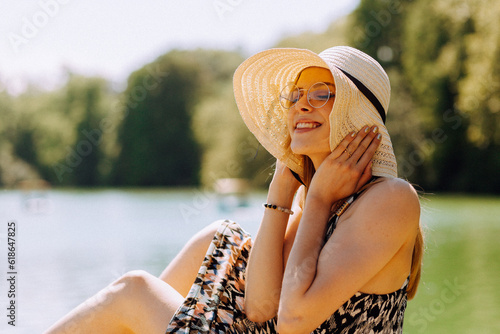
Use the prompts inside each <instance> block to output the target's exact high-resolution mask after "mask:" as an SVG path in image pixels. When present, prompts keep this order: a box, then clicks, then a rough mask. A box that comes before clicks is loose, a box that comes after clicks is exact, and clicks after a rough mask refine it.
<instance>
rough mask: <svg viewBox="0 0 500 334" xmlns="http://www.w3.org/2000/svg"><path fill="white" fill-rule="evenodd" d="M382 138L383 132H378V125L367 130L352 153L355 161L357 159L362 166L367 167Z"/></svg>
mask: <svg viewBox="0 0 500 334" xmlns="http://www.w3.org/2000/svg"><path fill="white" fill-rule="evenodd" d="M381 140H382V134H380V133H379V132H378V128H377V127H376V126H375V127H371V128H370V131H368V132H367V134H366V136H365V137H364V138H363V139H362V140H361V142H360V143H359V145H358V146H357V147H356V151H355V152H354V153H353V155H352V158H353V159H354V161H356V163H357V164H359V165H360V166H361V167H363V168H365V167H366V166H367V165H368V163H369V162H370V161H371V160H372V158H373V155H374V154H375V151H376V150H377V148H378V146H379V145H380V141H381Z"/></svg>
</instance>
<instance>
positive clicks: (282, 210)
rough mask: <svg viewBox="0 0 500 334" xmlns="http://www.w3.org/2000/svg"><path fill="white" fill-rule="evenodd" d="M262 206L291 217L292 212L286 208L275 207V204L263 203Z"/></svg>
mask: <svg viewBox="0 0 500 334" xmlns="http://www.w3.org/2000/svg"><path fill="white" fill-rule="evenodd" d="M263 206H264V207H265V208H267V209H273V210H279V211H281V212H284V213H288V214H289V215H293V211H292V210H290V209H287V208H283V207H281V206H277V205H276V204H267V203H264V204H263Z"/></svg>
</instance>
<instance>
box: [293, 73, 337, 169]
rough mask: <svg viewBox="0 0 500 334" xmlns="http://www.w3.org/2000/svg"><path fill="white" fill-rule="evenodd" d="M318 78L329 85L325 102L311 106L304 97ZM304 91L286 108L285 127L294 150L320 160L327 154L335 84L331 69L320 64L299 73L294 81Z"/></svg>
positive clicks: (328, 151)
mask: <svg viewBox="0 0 500 334" xmlns="http://www.w3.org/2000/svg"><path fill="white" fill-rule="evenodd" d="M317 82H324V83H326V84H327V87H328V88H329V89H330V95H333V98H332V97H331V98H330V99H328V101H327V102H326V104H325V105H324V106H322V107H320V108H315V107H312V106H311V105H310V104H309V102H308V101H307V91H308V89H309V88H310V87H311V86H312V85H314V84H315V83H317ZM296 85H297V87H298V88H299V89H300V90H301V92H303V94H302V96H301V97H300V99H299V100H298V101H297V103H296V104H295V105H293V106H292V107H291V108H290V109H288V130H289V131H290V137H291V143H290V147H291V149H292V151H293V153H295V154H302V155H307V156H308V157H309V158H311V160H312V161H313V163H314V164H315V165H316V164H317V163H318V164H319V163H321V162H322V161H323V160H324V159H325V158H326V156H327V155H328V154H330V152H331V151H330V121H329V116H330V112H331V111H332V108H333V103H334V102H335V84H334V80H333V76H332V73H331V72H330V71H329V70H327V69H325V68H320V67H308V68H306V69H304V70H303V71H302V72H301V73H300V74H299V78H298V80H297V83H296Z"/></svg>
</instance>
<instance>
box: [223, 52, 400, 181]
mask: <svg viewBox="0 0 500 334" xmlns="http://www.w3.org/2000/svg"><path fill="white" fill-rule="evenodd" d="M312 66H314V67H323V68H326V69H329V70H330V72H331V73H332V75H333V79H334V83H335V86H336V93H335V102H334V104H333V109H332V112H331V113H330V149H331V150H333V149H335V147H337V145H338V144H339V143H340V142H341V141H342V139H343V138H344V137H345V136H347V135H348V134H349V133H351V132H352V131H359V130H360V129H361V128H362V127H363V126H365V125H376V126H378V128H379V132H380V133H381V134H382V142H381V144H380V146H379V148H378V150H377V151H376V152H375V155H374V157H373V165H372V173H373V175H376V176H385V177H397V165H396V158H395V156H394V151H393V148H392V143H391V139H390V137H389V133H388V132H387V128H386V127H385V125H384V123H385V116H386V114H387V109H388V107H389V99H390V94H391V88H390V84H389V78H388V77H387V74H386V73H385V71H384V69H383V68H382V67H381V66H380V64H379V63H378V62H377V61H376V60H375V59H373V58H372V57H370V56H368V55H367V54H365V53H363V52H361V51H359V50H357V49H354V48H352V47H348V46H336V47H332V48H329V49H327V50H325V51H323V52H321V53H320V54H319V55H318V54H316V53H314V52H312V51H309V50H304V49H292V48H284V49H270V50H267V51H263V52H260V53H257V54H256V55H254V56H252V57H250V58H248V59H247V60H245V61H244V62H243V63H242V64H241V65H240V66H239V67H238V69H237V70H236V72H235V74H234V78H233V86H234V96H235V99H236V103H237V105H238V109H239V111H240V114H241V116H242V117H243V120H244V122H245V124H246V125H247V127H248V129H249V130H250V131H251V132H252V133H253V134H254V135H255V137H256V138H257V140H258V141H259V142H260V143H261V144H262V146H264V147H265V148H266V149H267V150H268V151H269V153H271V154H272V155H273V156H274V157H276V158H277V159H279V160H281V161H283V162H284V163H285V164H286V165H287V166H288V167H289V168H290V169H291V170H292V171H294V172H296V173H297V174H298V175H299V176H300V177H303V176H304V174H303V170H304V167H303V158H302V156H301V155H298V154H294V153H293V152H292V150H291V149H290V134H289V130H288V127H287V110H286V109H284V108H283V107H282V106H281V104H280V101H279V94H280V92H281V89H282V88H283V87H285V86H286V85H287V84H289V83H292V82H295V80H296V79H297V76H298V75H299V73H300V72H301V71H302V70H303V69H305V68H306V67H312Z"/></svg>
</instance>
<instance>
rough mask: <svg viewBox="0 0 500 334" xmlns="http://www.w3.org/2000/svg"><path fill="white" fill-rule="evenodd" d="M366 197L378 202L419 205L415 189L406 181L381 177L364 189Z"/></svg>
mask: <svg viewBox="0 0 500 334" xmlns="http://www.w3.org/2000/svg"><path fill="white" fill-rule="evenodd" d="M365 192H366V195H367V196H366V197H371V198H372V199H373V198H378V200H379V201H381V200H382V201H383V200H385V201H397V202H401V201H403V202H413V203H419V199H418V194H417V191H416V190H415V188H414V187H413V186H412V185H411V184H410V183H409V182H408V181H406V180H403V179H399V178H387V177H381V178H378V179H377V180H376V181H374V182H372V184H369V185H368V186H367V188H366V191H365Z"/></svg>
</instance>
